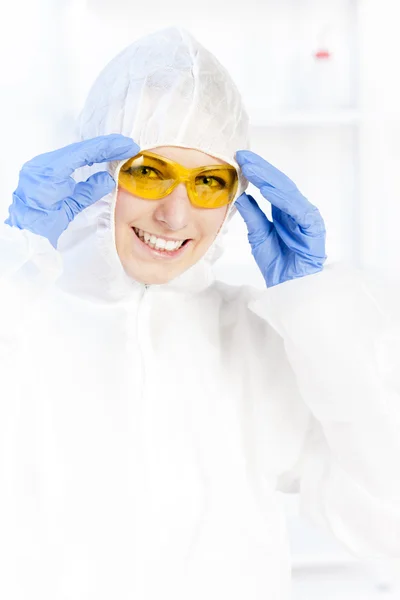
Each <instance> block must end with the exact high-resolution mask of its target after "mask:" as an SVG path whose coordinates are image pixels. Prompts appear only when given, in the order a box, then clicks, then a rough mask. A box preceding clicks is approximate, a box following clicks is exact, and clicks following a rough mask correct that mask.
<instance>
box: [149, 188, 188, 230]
mask: <svg viewBox="0 0 400 600" xmlns="http://www.w3.org/2000/svg"><path fill="white" fill-rule="evenodd" d="M191 211H192V205H191V203H190V200H189V196H188V193H187V190H186V186H185V184H184V183H179V184H178V185H177V186H176V188H174V189H173V190H172V192H171V193H170V194H168V196H165V198H162V199H161V200H159V201H158V202H157V207H156V209H155V211H154V218H155V219H156V220H157V221H158V222H159V223H163V224H164V227H166V228H168V229H169V230H171V231H178V230H179V229H183V228H184V227H186V226H187V225H188V224H189V221H190V216H191Z"/></svg>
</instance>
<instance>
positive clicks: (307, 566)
mask: <svg viewBox="0 0 400 600" xmlns="http://www.w3.org/2000/svg"><path fill="white" fill-rule="evenodd" d="M354 565H357V566H360V565H361V566H362V562H361V561H360V560H359V559H357V558H355V557H353V556H345V555H337V556H336V555H334V554H331V555H330V554H323V553H320V554H303V555H298V554H296V555H294V556H293V555H292V570H293V571H321V570H323V569H340V568H348V567H354Z"/></svg>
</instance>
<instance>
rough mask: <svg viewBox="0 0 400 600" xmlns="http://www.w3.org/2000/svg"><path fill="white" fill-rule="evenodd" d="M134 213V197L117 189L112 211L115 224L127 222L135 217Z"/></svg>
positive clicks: (135, 211)
mask: <svg viewBox="0 0 400 600" xmlns="http://www.w3.org/2000/svg"><path fill="white" fill-rule="evenodd" d="M136 213H137V206H135V198H134V197H133V196H132V195H131V194H129V193H127V192H125V191H124V190H118V193H117V200H116V204H115V211H114V215H115V225H116V226H121V225H126V224H129V223H130V222H131V221H133V220H134V219H135V215H136Z"/></svg>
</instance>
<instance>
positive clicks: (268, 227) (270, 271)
mask: <svg viewBox="0 0 400 600" xmlns="http://www.w3.org/2000/svg"><path fill="white" fill-rule="evenodd" d="M236 160H237V162H238V164H239V165H240V167H241V170H242V173H243V175H244V176H245V177H246V179H248V180H249V182H250V183H252V184H253V185H255V186H256V187H258V188H259V190H260V192H261V194H262V195H263V196H264V198H266V199H267V200H269V202H271V204H272V219H273V221H272V222H271V221H270V220H269V219H268V217H267V216H266V215H265V213H264V212H263V211H262V210H261V208H260V207H259V206H258V204H257V202H256V200H255V199H254V198H253V197H252V196H249V195H248V194H246V193H243V194H242V195H241V196H239V198H238V199H237V200H236V203H235V205H236V206H237V209H238V211H239V213H240V214H241V216H242V217H243V219H244V221H245V222H246V225H247V229H248V238H249V242H250V245H251V251H252V254H253V256H254V258H255V261H256V263H257V265H258V268H259V269H260V271H261V273H262V275H263V277H264V279H265V281H266V284H267V287H272V286H274V285H278V284H279V283H283V282H284V281H287V280H289V279H296V278H297V277H304V276H305V275H310V274H312V273H317V272H318V271H322V269H323V264H324V262H325V260H326V258H327V256H326V255H325V233H326V232H325V223H324V221H323V219H322V217H321V215H320V213H319V210H318V208H316V207H315V206H313V205H312V204H311V203H310V202H309V201H308V200H307V199H306V198H305V197H304V196H303V195H302V194H301V193H300V192H299V190H298V189H297V187H296V185H295V184H294V183H293V181H291V180H290V179H289V178H288V177H287V176H286V175H284V174H283V173H282V172H281V171H279V170H278V169H276V168H275V167H273V166H272V165H271V164H270V163H268V162H267V161H266V160H264V159H263V158H261V156H259V155H258V154H255V153H254V152H250V150H239V151H238V152H237V153H236Z"/></svg>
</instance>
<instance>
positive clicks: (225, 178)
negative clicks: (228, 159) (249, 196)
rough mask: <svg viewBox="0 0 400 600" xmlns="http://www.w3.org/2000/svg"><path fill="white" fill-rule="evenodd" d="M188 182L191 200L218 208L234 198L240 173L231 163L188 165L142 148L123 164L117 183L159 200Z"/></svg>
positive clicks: (201, 205)
mask: <svg viewBox="0 0 400 600" xmlns="http://www.w3.org/2000/svg"><path fill="white" fill-rule="evenodd" d="M181 182H183V183H185V184H186V189H187V193H188V197H189V200H190V202H191V203H192V204H193V205H194V206H198V207H200V208H219V207H220V206H225V205H226V204H229V203H230V202H232V201H233V199H234V197H235V194H236V190H237V186H238V176H237V172H236V169H235V168H234V167H233V166H231V165H212V166H206V167H197V168H195V169H187V168H186V167H183V166H182V165H179V164H178V163H176V162H174V161H173V160H170V159H169V158H164V157H163V156H160V155H158V154H153V153H152V152H148V151H146V150H145V151H143V152H140V153H139V154H137V155H136V156H134V157H133V158H130V159H129V160H128V161H127V162H126V163H124V164H123V165H122V167H121V170H120V172H119V177H118V185H119V186H121V187H122V188H124V189H125V190H127V191H128V192H130V193H131V194H134V195H135V196H139V197H140V198H145V199H147V200H159V199H160V198H164V197H165V196H168V194H170V193H171V192H172V190H173V189H174V188H175V187H176V186H177V185H178V184H179V183H181Z"/></svg>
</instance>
